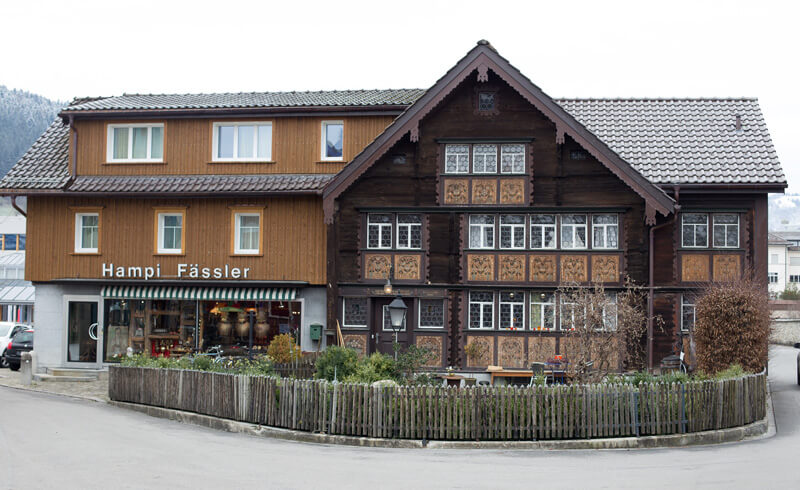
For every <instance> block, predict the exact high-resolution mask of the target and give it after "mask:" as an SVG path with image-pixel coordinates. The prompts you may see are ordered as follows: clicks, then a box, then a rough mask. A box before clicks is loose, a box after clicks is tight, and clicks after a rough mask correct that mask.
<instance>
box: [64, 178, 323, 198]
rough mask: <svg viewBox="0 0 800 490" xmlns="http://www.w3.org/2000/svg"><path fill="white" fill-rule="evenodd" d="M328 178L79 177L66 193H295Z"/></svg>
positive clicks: (309, 189)
mask: <svg viewBox="0 0 800 490" xmlns="http://www.w3.org/2000/svg"><path fill="white" fill-rule="evenodd" d="M332 178H333V174H307V175H302V174H261V175H161V176H146V177H108V176H80V177H77V178H76V179H75V181H74V182H73V183H72V184H71V185H70V186H69V187H68V188H67V190H68V191H70V192H112V193H126V192H135V193H174V194H194V193H206V192H218V193H224V192H237V193H239V192H241V193H250V192H252V193H281V192H291V193H296V192H317V191H321V190H322V188H323V187H325V184H327V183H328V182H329V181H330V180H331V179H332Z"/></svg>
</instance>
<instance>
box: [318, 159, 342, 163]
mask: <svg viewBox="0 0 800 490" xmlns="http://www.w3.org/2000/svg"><path fill="white" fill-rule="evenodd" d="M315 163H347V161H346V160H344V159H342V160H318V161H317V162H315Z"/></svg>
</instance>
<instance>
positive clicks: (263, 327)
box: [253, 306, 269, 339]
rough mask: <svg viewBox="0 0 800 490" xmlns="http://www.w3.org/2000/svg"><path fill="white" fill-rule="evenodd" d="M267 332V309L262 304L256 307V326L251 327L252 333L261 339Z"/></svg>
mask: <svg viewBox="0 0 800 490" xmlns="http://www.w3.org/2000/svg"><path fill="white" fill-rule="evenodd" d="M267 332H269V323H267V310H266V308H264V307H263V306H259V307H258V311H257V312H256V326H255V328H254V329H253V335H255V336H256V338H258V339H263V338H265V337H266V336H267Z"/></svg>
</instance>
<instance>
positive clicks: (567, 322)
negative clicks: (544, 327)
mask: <svg viewBox="0 0 800 490" xmlns="http://www.w3.org/2000/svg"><path fill="white" fill-rule="evenodd" d="M560 304H561V308H560V312H559V327H560V329H561V330H575V327H576V326H578V325H580V323H581V322H585V321H586V314H585V312H583V311H581V307H580V305H578V303H573V302H571V301H569V300H568V299H565V298H561V301H560Z"/></svg>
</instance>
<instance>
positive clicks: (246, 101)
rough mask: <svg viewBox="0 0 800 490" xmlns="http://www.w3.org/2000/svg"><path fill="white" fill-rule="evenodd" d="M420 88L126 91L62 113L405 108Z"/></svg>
mask: <svg viewBox="0 0 800 490" xmlns="http://www.w3.org/2000/svg"><path fill="white" fill-rule="evenodd" d="M424 92H425V91H424V90H421V89H388V90H332V91H330V90H329V91H317V92H249V93H227V94H125V95H121V96H118V97H105V98H98V99H92V100H89V101H87V102H84V103H78V104H74V105H71V106H69V107H66V108H64V109H63V110H62V111H61V113H62V114H76V113H89V112H98V111H100V112H106V111H155V110H158V111H169V110H204V109H205V110H210V109H258V108H278V107H283V108H289V107H294V108H299V107H324V108H326V109H332V108H336V107H375V106H400V107H401V108H402V107H405V106H407V105H409V104H411V103H412V102H414V101H415V100H416V99H418V98H419V97H420V96H421V95H422V94H423V93H424Z"/></svg>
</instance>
